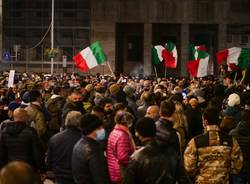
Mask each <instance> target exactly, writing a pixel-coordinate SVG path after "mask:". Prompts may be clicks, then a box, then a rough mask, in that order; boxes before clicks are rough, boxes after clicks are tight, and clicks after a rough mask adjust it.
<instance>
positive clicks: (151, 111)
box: [145, 105, 160, 121]
mask: <svg viewBox="0 0 250 184" xmlns="http://www.w3.org/2000/svg"><path fill="white" fill-rule="evenodd" d="M159 111H160V109H159V107H158V106H157V105H151V106H149V107H148V108H147V112H146V115H145V117H149V118H152V119H153V120H154V121H157V120H158V119H159V116H160V114H159Z"/></svg>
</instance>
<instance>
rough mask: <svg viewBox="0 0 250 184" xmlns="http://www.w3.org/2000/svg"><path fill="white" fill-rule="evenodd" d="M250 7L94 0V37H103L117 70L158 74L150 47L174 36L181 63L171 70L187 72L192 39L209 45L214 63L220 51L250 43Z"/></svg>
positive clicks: (237, 1)
mask: <svg viewBox="0 0 250 184" xmlns="http://www.w3.org/2000/svg"><path fill="white" fill-rule="evenodd" d="M249 7H250V1H249V0H178V1H176V0H154V1H152V0H92V1H91V37H90V39H91V41H95V40H98V41H100V42H101V44H102V45H103V47H104V49H105V51H106V53H107V55H108V58H109V62H110V63H111V65H112V68H113V70H115V71H117V72H124V73H128V74H131V73H132V74H138V73H143V74H145V75H148V74H152V73H153V67H152V64H151V63H152V62H151V46H152V45H156V44H164V43H166V42H167V41H173V42H175V43H176V45H177V49H178V55H179V57H178V66H177V69H169V70H167V73H168V74H172V75H178V76H184V75H186V74H187V73H186V68H185V63H186V61H187V60H188V47H189V44H195V45H197V44H202V45H206V47H207V49H208V52H209V53H210V54H211V61H210V62H211V65H212V66H213V63H215V53H216V51H217V50H219V49H223V48H227V47H230V46H240V47H250V40H249V39H250V19H249V16H250V11H249ZM138 47H140V48H138ZM135 52H137V54H138V55H137V54H134V53H135ZM140 52H141V53H140ZM133 54H134V55H133ZM215 65H216V64H214V66H215ZM100 68H101V67H100ZM100 68H99V70H100ZM213 68H215V69H216V67H213ZM96 70H98V68H97V69H96ZM157 70H158V71H159V72H160V73H161V74H162V72H163V71H162V66H159V67H158V68H157ZM105 72H108V67H105Z"/></svg>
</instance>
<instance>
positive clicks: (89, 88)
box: [85, 84, 94, 92]
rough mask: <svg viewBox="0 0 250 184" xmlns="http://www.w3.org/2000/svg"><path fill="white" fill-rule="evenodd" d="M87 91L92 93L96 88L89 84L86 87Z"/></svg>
mask: <svg viewBox="0 0 250 184" xmlns="http://www.w3.org/2000/svg"><path fill="white" fill-rule="evenodd" d="M85 89H86V91H87V92H91V91H93V90H94V86H93V84H87V85H86V86H85Z"/></svg>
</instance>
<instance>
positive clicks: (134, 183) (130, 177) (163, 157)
mask: <svg viewBox="0 0 250 184" xmlns="http://www.w3.org/2000/svg"><path fill="white" fill-rule="evenodd" d="M176 181H178V183H180V184H182V183H183V184H188V183H190V182H189V180H188V178H187V176H186V175H185V172H184V167H183V162H182V159H181V156H180V155H179V153H178V152H177V151H176V150H175V149H174V148H173V147H162V146H161V145H159V144H158V143H157V142H156V141H155V140H153V141H151V142H150V143H148V144H147V145H146V146H145V147H144V148H142V149H140V150H138V151H136V152H135V153H134V154H133V155H132V157H131V160H130V161H129V164H128V168H127V172H126V175H125V179H124V184H166V183H167V184H175V183H176Z"/></svg>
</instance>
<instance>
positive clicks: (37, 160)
mask: <svg viewBox="0 0 250 184" xmlns="http://www.w3.org/2000/svg"><path fill="white" fill-rule="evenodd" d="M41 150H42V149H41V143H40V140H39V137H38V134H37V132H36V130H35V129H34V128H31V127H28V126H27V125H26V124H25V123H23V122H9V123H7V124H6V126H5V127H4V129H3V130H2V131H1V134H0V168H2V167H3V166H4V165H5V164H7V163H8V162H11V161H15V160H21V161H24V162H26V163H28V164H30V165H31V166H32V167H33V168H34V170H35V171H41V172H43V171H44V164H43V160H42V158H43V156H42V151H41Z"/></svg>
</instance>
